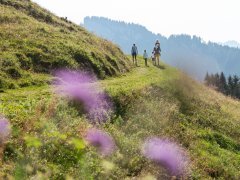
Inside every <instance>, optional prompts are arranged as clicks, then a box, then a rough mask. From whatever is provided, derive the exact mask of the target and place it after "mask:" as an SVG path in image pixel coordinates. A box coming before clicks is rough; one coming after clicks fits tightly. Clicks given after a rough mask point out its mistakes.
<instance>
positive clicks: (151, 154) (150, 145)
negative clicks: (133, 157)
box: [143, 138, 188, 176]
mask: <svg viewBox="0 0 240 180" xmlns="http://www.w3.org/2000/svg"><path fill="white" fill-rule="evenodd" d="M143 154H144V156H146V157H147V158H149V159H151V160H153V161H154V162H156V163H158V164H160V165H162V166H164V167H165V168H166V169H167V170H168V171H169V172H170V174H171V175H174V176H180V175H183V174H184V173H186V170H187V165H188V158H187V156H186V153H185V152H184V150H183V149H182V148H181V147H180V146H178V145H177V144H175V143H173V142H170V141H169V140H163V139H159V138H150V139H148V140H147V141H146V142H145V143H144V145H143Z"/></svg>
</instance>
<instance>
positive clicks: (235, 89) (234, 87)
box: [233, 75, 239, 97]
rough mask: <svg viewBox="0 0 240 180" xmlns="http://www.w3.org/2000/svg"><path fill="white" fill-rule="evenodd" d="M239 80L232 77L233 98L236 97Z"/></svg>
mask: <svg viewBox="0 0 240 180" xmlns="http://www.w3.org/2000/svg"><path fill="white" fill-rule="evenodd" d="M238 82H239V78H238V77H237V76H236V75H234V76H233V97H237V96H238V94H239V92H238V91H239V83H238Z"/></svg>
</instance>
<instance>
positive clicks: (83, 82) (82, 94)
mask: <svg viewBox="0 0 240 180" xmlns="http://www.w3.org/2000/svg"><path fill="white" fill-rule="evenodd" d="M56 75H57V77H59V80H58V82H57V85H59V86H60V87H61V88H60V91H59V90H58V91H57V92H60V93H61V94H64V95H67V96H69V97H71V98H72V99H74V100H77V101H80V102H82V103H83V105H84V108H85V110H86V111H87V114H88V117H89V119H91V120H92V121H93V122H95V123H96V122H98V123H101V122H105V121H106V120H107V118H108V117H109V114H110V113H111V109H112V103H111V101H110V98H109V97H108V96H107V94H105V93H104V92H103V91H102V89H101V88H100V86H99V84H97V81H96V77H95V76H93V75H90V74H88V73H86V72H77V71H67V70H62V71H58V72H57V73H56Z"/></svg>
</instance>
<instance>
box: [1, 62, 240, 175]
mask: <svg viewBox="0 0 240 180" xmlns="http://www.w3.org/2000/svg"><path fill="white" fill-rule="evenodd" d="M164 66H165V68H162V69H159V68H156V67H153V66H150V67H143V64H141V67H138V68H135V69H133V71H131V72H129V73H127V74H125V75H123V76H121V77H115V78H114V77H112V78H107V79H106V80H102V81H100V82H99V83H100V84H101V86H102V87H104V89H105V90H106V92H108V94H109V95H110V97H111V99H112V100H113V102H114V106H115V111H114V115H113V116H112V117H111V120H110V121H109V122H108V123H106V124H102V125H100V126H99V128H100V129H104V130H105V131H107V132H109V133H110V134H111V136H112V137H113V138H114V140H115V141H116V144H117V150H116V151H115V152H114V154H113V155H112V156H110V157H107V158H104V157H102V156H100V155H98V154H97V153H96V150H95V149H94V148H91V147H89V146H88V145H85V143H84V141H82V140H83V139H84V134H85V132H86V129H87V128H89V127H92V125H91V124H90V123H89V122H88V119H87V118H86V116H85V115H84V114H82V113H81V112H79V111H78V110H77V109H78V108H77V107H76V106H75V105H73V104H71V103H69V102H68V101H66V100H65V99H64V98H61V97H59V96H57V95H55V94H54V93H53V92H52V91H51V88H50V87H49V86H42V87H38V88H36V87H29V88H23V89H19V90H8V91H7V92H5V93H2V94H1V99H0V100H1V102H2V103H1V105H0V110H1V111H0V113H2V114H4V115H5V116H6V117H8V118H9V119H10V121H11V123H12V129H13V132H12V137H11V139H10V141H9V142H8V144H7V146H6V149H5V152H4V157H3V161H2V163H3V164H2V168H1V173H0V175H1V176H2V177H8V178H10V177H14V178H18V179H26V178H37V177H38V178H40V177H41V178H52V179H64V178H68V179H69V178H73V179H147V178H150V179H170V178H171V177H170V176H168V175H167V174H166V172H165V170H164V168H162V167H159V166H158V165H157V164H154V163H152V162H151V161H148V160H147V159H145V158H144V157H143V156H142V155H141V145H142V143H143V141H144V140H145V139H146V138H147V137H151V136H158V137H165V138H169V139H172V140H174V141H175V142H177V143H179V144H181V145H182V146H183V148H184V149H185V150H186V152H187V154H188V155H189V157H190V164H189V168H190V169H191V171H190V174H189V175H187V176H186V177H185V178H191V179H239V178H240V174H239V172H240V166H239V165H240V131H239V128H240V123H239V119H240V113H239V111H238V109H239V108H240V102H239V101H236V100H233V99H231V98H228V97H225V96H223V95H221V94H219V93H217V92H215V91H213V90H211V89H208V88H206V87H205V86H202V85H201V84H198V83H196V82H195V81H193V80H191V79H190V78H188V77H187V76H185V75H184V74H182V73H180V72H179V71H177V70H176V69H173V68H170V67H168V66H166V65H164ZM9 102H11V103H9Z"/></svg>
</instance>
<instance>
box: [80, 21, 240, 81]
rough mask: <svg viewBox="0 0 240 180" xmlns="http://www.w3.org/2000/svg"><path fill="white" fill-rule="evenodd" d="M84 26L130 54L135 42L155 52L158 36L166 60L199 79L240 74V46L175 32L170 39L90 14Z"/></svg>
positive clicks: (136, 26)
mask: <svg viewBox="0 0 240 180" xmlns="http://www.w3.org/2000/svg"><path fill="white" fill-rule="evenodd" d="M83 26H84V27H85V28H86V29H88V30H89V31H91V32H93V33H95V34H97V35H99V36H101V37H103V38H106V39H108V40H110V41H112V42H114V43H116V44H118V45H119V46H120V47H121V48H122V50H123V51H124V52H125V53H127V54H130V49H131V46H132V44H133V43H136V44H137V46H138V49H139V53H140V54H142V53H143V50H144V49H147V52H148V53H149V54H151V51H152V48H153V46H154V42H155V41H156V39H158V40H160V42H161V48H162V59H164V61H165V62H166V63H168V64H170V65H173V66H175V67H178V68H180V69H181V70H183V71H185V72H187V73H188V74H190V75H191V76H193V77H195V78H196V79H199V80H203V78H204V76H205V74H206V72H209V73H216V72H221V71H223V72H224V73H225V74H227V75H228V74H237V75H240V68H239V67H240V49H236V48H231V47H228V46H223V45H220V44H217V43H213V42H208V43H206V42H203V40H202V39H201V38H200V37H197V36H189V35H172V36H170V37H169V38H167V37H164V36H162V35H161V34H154V33H152V32H151V31H149V30H147V29H146V28H145V27H144V26H141V25H138V24H133V23H125V22H122V21H114V20H110V19H107V18H103V17H86V18H85V19H84V24H83Z"/></svg>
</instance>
